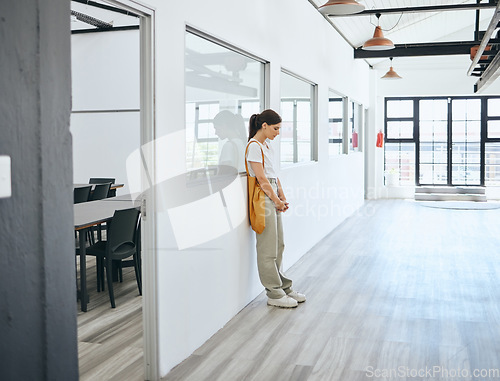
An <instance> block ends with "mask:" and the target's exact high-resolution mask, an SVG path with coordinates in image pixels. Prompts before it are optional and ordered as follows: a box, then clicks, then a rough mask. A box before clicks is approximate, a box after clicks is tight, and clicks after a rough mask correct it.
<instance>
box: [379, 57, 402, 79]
mask: <svg viewBox="0 0 500 381" xmlns="http://www.w3.org/2000/svg"><path fill="white" fill-rule="evenodd" d="M402 78H403V77H401V76H399V75H398V73H396V72H395V71H394V69H393V68H392V57H391V68H390V69H389V71H388V72H387V73H385V75H384V76H383V77H381V79H402Z"/></svg>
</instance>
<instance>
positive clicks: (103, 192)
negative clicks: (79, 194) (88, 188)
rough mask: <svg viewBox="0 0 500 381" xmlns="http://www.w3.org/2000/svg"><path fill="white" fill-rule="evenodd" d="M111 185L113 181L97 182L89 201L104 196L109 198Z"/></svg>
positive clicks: (100, 198)
mask: <svg viewBox="0 0 500 381" xmlns="http://www.w3.org/2000/svg"><path fill="white" fill-rule="evenodd" d="M110 187H111V183H104V184H96V186H95V188H94V190H93V192H92V193H91V194H90V200H89V201H95V200H102V199H103V198H107V197H108V194H109V188H110Z"/></svg>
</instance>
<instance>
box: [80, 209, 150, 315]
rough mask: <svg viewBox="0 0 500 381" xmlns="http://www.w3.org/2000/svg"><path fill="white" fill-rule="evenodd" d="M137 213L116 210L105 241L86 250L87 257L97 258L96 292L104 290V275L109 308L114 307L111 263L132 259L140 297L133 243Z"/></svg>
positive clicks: (139, 282) (135, 246) (135, 253)
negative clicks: (93, 256) (109, 303)
mask: <svg viewBox="0 0 500 381" xmlns="http://www.w3.org/2000/svg"><path fill="white" fill-rule="evenodd" d="M139 213H140V212H139V210H137V209H135V208H131V209H123V210H116V211H115V213H114V215H113V218H112V219H111V222H110V224H109V227H108V233H107V237H106V240H105V241H104V240H101V241H98V242H96V243H95V244H93V245H90V246H89V247H88V248H87V255H95V256H96V258H97V261H96V262H97V291H100V289H101V288H102V290H104V273H106V279H107V284H108V293H109V300H110V302H111V308H115V307H116V305H115V296H114V292H113V277H112V266H113V261H121V260H123V259H127V258H130V257H132V258H133V260H134V270H135V277H136V280H137V287H138V289H139V294H140V295H142V287H141V276H140V268H139V255H138V250H137V245H136V243H135V242H134V239H135V236H136V231H137V226H138V220H139ZM104 269H106V271H104Z"/></svg>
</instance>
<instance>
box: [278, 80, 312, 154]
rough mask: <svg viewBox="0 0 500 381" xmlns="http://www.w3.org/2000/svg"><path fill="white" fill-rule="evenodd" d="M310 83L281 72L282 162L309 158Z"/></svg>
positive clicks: (310, 152)
mask: <svg viewBox="0 0 500 381" xmlns="http://www.w3.org/2000/svg"><path fill="white" fill-rule="evenodd" d="M314 108H315V105H314V85H312V84H310V83H309V82H306V81H304V80H302V79H299V78H297V77H295V76H293V75H291V74H289V73H286V72H283V71H282V72H281V111H280V113H281V117H282V119H283V122H282V123H281V131H280V135H281V138H280V142H281V144H280V150H281V162H282V163H298V162H305V161H311V160H313V155H314V153H313V144H312V140H313V136H314V129H313V125H314V112H313V110H314Z"/></svg>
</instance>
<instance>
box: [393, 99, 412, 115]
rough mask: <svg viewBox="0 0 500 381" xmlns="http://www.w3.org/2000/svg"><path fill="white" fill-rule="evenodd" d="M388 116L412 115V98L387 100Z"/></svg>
mask: <svg viewBox="0 0 500 381" xmlns="http://www.w3.org/2000/svg"><path fill="white" fill-rule="evenodd" d="M387 117H388V118H411V117H413V100H391V101H390V102H387Z"/></svg>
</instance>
